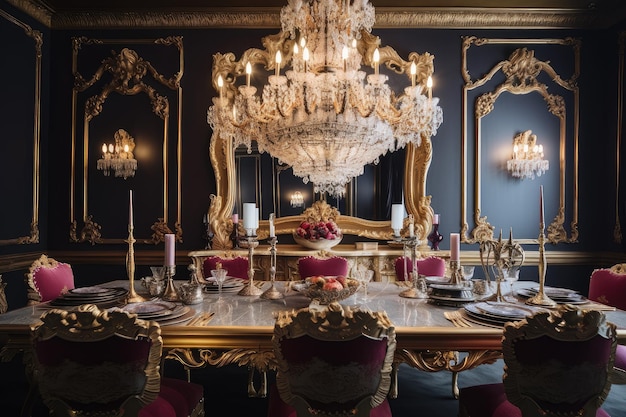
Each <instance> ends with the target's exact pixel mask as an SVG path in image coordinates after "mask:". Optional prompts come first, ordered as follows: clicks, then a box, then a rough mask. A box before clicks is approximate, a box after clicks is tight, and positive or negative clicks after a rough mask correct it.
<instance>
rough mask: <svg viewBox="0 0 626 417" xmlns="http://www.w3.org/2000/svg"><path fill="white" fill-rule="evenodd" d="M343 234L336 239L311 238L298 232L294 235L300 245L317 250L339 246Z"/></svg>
mask: <svg viewBox="0 0 626 417" xmlns="http://www.w3.org/2000/svg"><path fill="white" fill-rule="evenodd" d="M341 238H342V236H338V237H337V238H336V239H316V240H310V239H305V238H303V237H300V236H298V235H296V234H294V235H293V240H294V241H295V242H296V243H297V244H298V245H300V246H304V247H305V248H308V249H315V250H327V249H330V248H332V247H333V246H337V245H338V244H339V243H341Z"/></svg>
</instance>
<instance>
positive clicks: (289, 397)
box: [267, 303, 396, 417]
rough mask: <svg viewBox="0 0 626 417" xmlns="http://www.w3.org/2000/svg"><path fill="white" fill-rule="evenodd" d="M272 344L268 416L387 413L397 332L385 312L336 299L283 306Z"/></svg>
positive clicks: (373, 416) (379, 416) (383, 416)
mask: <svg viewBox="0 0 626 417" xmlns="http://www.w3.org/2000/svg"><path fill="white" fill-rule="evenodd" d="M272 344H273V347H274V355H275V357H276V364H277V373H276V385H274V386H272V387H271V388H270V397H269V408H268V414H267V415H268V417H307V416H309V417H312V416H331V415H333V416H356V417H391V409H390V407H389V402H388V401H387V394H388V393H389V390H390V387H391V370H392V364H393V356H394V352H395V346H396V337H395V329H394V327H393V325H392V324H391V322H390V321H389V319H388V318H387V315H386V313H385V312H371V311H360V310H353V309H350V307H347V306H346V307H343V306H341V305H340V304H338V303H332V304H330V305H329V306H328V309H326V310H315V311H314V310H309V309H308V308H304V309H301V310H297V311H294V310H289V311H288V310H283V311H280V312H279V313H278V316H277V318H276V323H275V326H274V335H273V337H272Z"/></svg>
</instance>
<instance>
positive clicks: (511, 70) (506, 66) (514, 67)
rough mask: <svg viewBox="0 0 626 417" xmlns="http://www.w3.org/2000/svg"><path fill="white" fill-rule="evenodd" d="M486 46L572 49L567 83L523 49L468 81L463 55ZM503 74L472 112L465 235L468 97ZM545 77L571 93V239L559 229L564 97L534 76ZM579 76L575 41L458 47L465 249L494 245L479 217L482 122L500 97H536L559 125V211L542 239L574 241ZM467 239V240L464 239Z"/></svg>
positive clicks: (470, 39)
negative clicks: (470, 195) (470, 198)
mask: <svg viewBox="0 0 626 417" xmlns="http://www.w3.org/2000/svg"><path fill="white" fill-rule="evenodd" d="M487 44H513V45H514V44H524V45H530V44H543V45H546V44H552V45H564V46H571V47H572V51H573V54H574V71H573V74H572V76H571V77H570V78H569V79H562V78H561V76H560V75H559V74H557V73H556V71H555V70H554V69H553V68H552V66H551V65H550V64H549V62H544V61H540V60H538V59H536V58H535V56H534V51H533V50H529V49H527V48H525V47H524V48H518V49H516V50H515V51H514V52H513V53H512V54H511V55H510V56H509V58H508V59H507V60H503V61H500V62H499V63H497V64H496V65H495V66H493V67H492V68H491V69H490V70H489V71H488V72H487V73H486V74H485V75H483V76H482V77H481V78H478V79H475V80H474V79H472V77H471V75H470V73H469V69H468V65H467V51H468V49H469V48H470V47H471V46H483V45H487ZM499 72H502V74H503V75H504V76H505V78H506V79H505V81H504V82H502V83H501V84H499V85H498V86H496V88H495V89H494V90H492V91H489V92H486V93H484V94H481V95H480V96H478V97H477V98H476V102H475V107H474V116H475V120H474V123H475V126H474V134H475V136H474V145H475V154H474V212H473V215H474V224H475V227H474V229H473V230H471V231H470V230H469V226H468V222H467V182H468V178H467V170H468V161H467V157H468V155H467V154H468V149H467V148H468V142H467V140H468V133H467V131H468V126H467V125H468V123H467V114H468V92H469V91H470V90H473V89H475V88H477V87H480V86H483V85H485V84H487V83H488V82H489V81H490V80H491V79H492V78H493V77H494V76H495V75H496V74H497V73H499ZM542 72H545V73H546V74H547V75H548V76H549V77H550V79H551V80H552V81H554V82H555V83H556V84H557V85H559V86H560V87H562V88H564V89H566V90H568V91H571V92H572V93H573V101H574V109H573V118H574V122H573V124H574V128H573V130H574V131H573V133H572V137H573V152H574V154H573V159H574V166H573V178H574V180H573V192H572V205H573V208H572V220H571V223H570V235H569V236H568V233H567V231H566V230H565V228H564V226H563V225H564V223H565V203H566V201H565V196H566V194H565V172H566V170H565V161H566V140H567V137H566V123H565V118H566V114H567V110H566V108H565V100H564V99H563V97H561V96H558V95H554V94H550V93H548V86H547V85H545V84H543V83H541V82H539V81H538V80H537V76H538V75H540V74H541V73H542ZM579 75H580V40H578V39H574V38H565V39H497V38H493V39H489V38H477V37H474V36H467V37H464V38H463V46H462V76H463V79H464V81H465V84H464V86H463V97H462V105H463V116H462V117H463V122H462V123H463V137H462V141H461V143H462V147H463V150H462V154H463V161H462V167H461V172H462V179H461V180H462V184H463V188H462V190H461V217H462V220H461V224H462V228H461V232H462V233H461V239H462V241H463V242H464V243H477V242H482V241H485V240H492V239H493V230H494V227H493V226H492V225H490V224H489V223H488V221H487V216H483V217H481V214H482V210H481V168H482V166H481V145H482V140H481V133H482V132H481V121H482V118H483V117H484V116H486V115H488V114H489V113H490V112H491V111H492V110H493V108H494V105H495V102H496V100H497V99H498V97H499V96H500V95H501V94H502V93H503V92H508V93H510V94H514V95H525V94H529V93H534V92H536V93H539V94H540V95H541V96H542V97H543V99H544V100H545V102H546V104H547V108H548V111H549V112H550V113H551V114H553V115H554V116H556V117H557V118H558V119H559V125H560V128H559V138H560V140H559V144H560V145H559V161H560V163H559V208H558V211H557V214H556V215H555V217H554V219H553V221H552V223H550V224H549V225H548V236H547V239H548V241H549V242H551V243H559V242H567V243H573V242H577V241H578V135H579V90H578V85H577V79H578V76H579ZM468 233H469V234H470V236H468ZM517 241H518V242H519V243H524V244H537V243H538V242H537V239H535V238H527V239H518V240H517Z"/></svg>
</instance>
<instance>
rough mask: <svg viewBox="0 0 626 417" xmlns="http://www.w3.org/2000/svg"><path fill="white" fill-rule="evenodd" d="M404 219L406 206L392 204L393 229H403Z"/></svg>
mask: <svg viewBox="0 0 626 417" xmlns="http://www.w3.org/2000/svg"><path fill="white" fill-rule="evenodd" d="M403 219H404V207H403V206H402V204H392V205H391V228H392V229H393V230H400V229H402V220H403Z"/></svg>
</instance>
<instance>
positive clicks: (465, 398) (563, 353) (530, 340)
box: [459, 305, 617, 417]
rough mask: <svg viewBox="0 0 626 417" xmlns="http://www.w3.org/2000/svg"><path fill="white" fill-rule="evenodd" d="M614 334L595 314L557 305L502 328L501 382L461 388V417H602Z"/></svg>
mask: <svg viewBox="0 0 626 417" xmlns="http://www.w3.org/2000/svg"><path fill="white" fill-rule="evenodd" d="M616 345H617V334H616V331H615V326H614V325H613V324H612V323H608V322H606V321H605V316H604V314H603V313H602V312H600V311H594V310H579V309H577V308H576V307H573V306H569V305H562V306H560V307H559V309H558V310H556V311H551V312H541V313H536V314H535V315H533V316H531V317H529V318H527V319H525V320H520V321H517V322H509V323H507V324H506V325H505V327H504V336H503V339H502V354H503V357H504V364H505V368H504V376H503V383H499V384H486V385H477V386H471V387H467V388H461V390H460V395H459V415H460V416H461V417H468V416H470V417H530V416H533V417H538V416H545V417H556V416H560V417H565V416H572V417H573V416H578V417H593V416H595V417H600V416H602V417H606V416H608V414H607V413H606V412H605V411H604V410H602V409H601V408H600V406H601V405H602V403H603V402H604V400H605V399H606V396H607V395H608V393H609V390H610V389H611V381H610V374H611V373H612V372H613V363H614V359H615V347H616Z"/></svg>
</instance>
